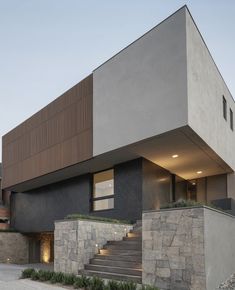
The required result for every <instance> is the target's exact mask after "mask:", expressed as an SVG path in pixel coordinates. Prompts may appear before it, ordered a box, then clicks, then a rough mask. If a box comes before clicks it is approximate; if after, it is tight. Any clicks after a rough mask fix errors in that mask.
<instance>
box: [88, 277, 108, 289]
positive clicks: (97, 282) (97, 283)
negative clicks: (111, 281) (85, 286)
mask: <svg viewBox="0 0 235 290" xmlns="http://www.w3.org/2000/svg"><path fill="white" fill-rule="evenodd" d="M104 288H105V285H104V280H102V279H100V278H99V277H93V278H91V281H90V285H89V289H90V290H104Z"/></svg>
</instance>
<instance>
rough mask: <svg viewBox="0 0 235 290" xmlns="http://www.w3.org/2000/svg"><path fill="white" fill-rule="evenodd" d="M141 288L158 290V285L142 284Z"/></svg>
mask: <svg viewBox="0 0 235 290" xmlns="http://www.w3.org/2000/svg"><path fill="white" fill-rule="evenodd" d="M141 289H142V290H159V288H158V287H155V286H150V285H142V288H141Z"/></svg>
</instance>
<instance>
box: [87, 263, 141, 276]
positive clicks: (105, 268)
mask: <svg viewBox="0 0 235 290" xmlns="http://www.w3.org/2000/svg"><path fill="white" fill-rule="evenodd" d="M85 270H91V271H96V272H105V273H115V274H124V275H128V276H129V275H132V276H141V275H142V269H133V268H122V267H114V266H103V265H92V264H88V265H85Z"/></svg>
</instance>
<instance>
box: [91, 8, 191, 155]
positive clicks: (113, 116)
mask: <svg viewBox="0 0 235 290" xmlns="http://www.w3.org/2000/svg"><path fill="white" fill-rule="evenodd" d="M185 13H186V10H185V9H181V10H180V11H178V13H176V14H174V15H172V16H171V17H169V18H168V19H166V20H165V21H164V22H162V23H161V24H160V25H158V26H156V27H155V28H153V29H152V30H151V31H149V32H148V33H146V34H145V35H143V36H142V37H141V38H139V39H138V40H137V41H135V42H134V43H132V44H131V45H130V46H128V47H127V48H125V49H124V50H122V51H121V52H120V53H118V54H117V55H116V56H114V57H113V58H111V59H110V60H108V61H107V62H106V63H104V64H103V65H102V66H100V67H99V68H98V69H96V70H95V71H94V73H93V86H94V89H93V155H94V156H97V155H99V154H101V153H104V152H108V151H111V150H114V149H117V148H120V147H122V146H126V145H128V144H131V143H134V142H137V141H139V140H143V139H146V138H149V137H152V136H155V135H158V134H161V133H163V132H166V131H169V130H172V129H175V128H178V127H182V126H184V125H186V124H187V119H188V115H187V63H186V26H185V17H186V15H185ZM114 132H115V134H114Z"/></svg>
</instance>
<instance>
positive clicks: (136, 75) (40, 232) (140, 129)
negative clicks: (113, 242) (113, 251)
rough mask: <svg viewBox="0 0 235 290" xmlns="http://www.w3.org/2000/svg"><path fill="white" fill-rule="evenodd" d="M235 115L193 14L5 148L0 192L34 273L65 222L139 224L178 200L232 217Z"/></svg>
mask: <svg viewBox="0 0 235 290" xmlns="http://www.w3.org/2000/svg"><path fill="white" fill-rule="evenodd" d="M234 112H235V104H234V99H233V97H232V95H231V93H230V91H229V89H228V88H227V86H226V84H225V82H224V80H223V78H222V76H221V74H220V72H219V70H218V68H217V66H216V64H215V62H214V60H213V59H212V57H211V54H210V52H209V50H208V48H207V46H206V44H205V42H204V40H203V38H202V36H201V34H200V32H199V31H198V28H197V26H196V24H195V23H194V21H193V19H192V17H191V15H190V13H189V11H188V9H187V7H186V6H184V7H183V8H181V9H179V10H178V11H177V12H176V13H174V14H173V15H171V16H170V17H168V18H167V19H165V20H164V21H163V22H161V23H160V24H159V25H157V26H156V27H154V28H153V29H151V30H150V31H149V32H147V33H146V34H144V35H143V36H141V37H140V38H139V39H137V40H136V41H134V42H133V43H131V44H130V45H129V46H127V47H126V48H124V49H123V50H122V51H120V52H119V53H117V54H116V55H114V56H113V57H112V58H110V59H109V60H107V61H106V62H105V63H103V64H102V65H101V66H99V67H98V68H96V69H95V70H94V71H93V72H92V73H91V74H90V75H89V76H87V77H86V78H85V79H84V80H82V81H80V82H79V83H78V84H76V85H75V86H74V87H72V88H71V89H70V90H68V91H66V92H65V93H64V94H63V95H61V96H60V97H58V98H57V99H55V100H54V101H53V102H52V103H50V104H48V105H47V106H46V107H45V108H43V109H42V110H40V111H39V112H37V113H36V114H34V115H33V116H31V117H30V118H29V119H27V120H26V121H25V122H23V123H22V124H19V126H17V127H16V128H15V129H13V130H12V131H10V132H9V133H7V134H6V135H5V136H3V180H2V182H3V184H2V186H3V189H5V190H8V191H11V200H10V206H11V227H13V228H15V229H16V230H18V231H20V232H22V233H24V234H27V235H28V236H29V237H30V241H31V246H30V247H31V250H30V251H31V252H30V261H37V260H38V259H39V256H40V255H39V249H40V243H41V245H42V244H45V243H44V242H43V241H49V242H48V243H49V244H50V248H51V252H53V250H52V249H53V231H54V221H55V220H60V219H63V218H64V217H65V216H67V215H68V214H73V213H80V214H89V215H97V216H101V217H110V218H117V219H125V220H132V221H136V220H140V219H141V218H142V212H143V211H146V210H154V209H159V208H160V207H161V206H163V205H165V204H167V203H169V202H172V201H176V200H178V199H180V198H183V199H191V200H195V201H200V202H203V203H212V202H214V203H215V204H216V205H219V206H220V207H222V208H223V209H225V210H228V211H230V212H233V211H234V208H233V199H235V175H234V171H235V153H234V148H235V132H234V117H233V114H234ZM40 241H41V242H40ZM50 259H51V260H52V259H53V255H52V254H51V258H50Z"/></svg>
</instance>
